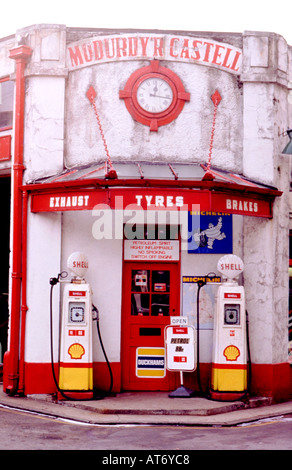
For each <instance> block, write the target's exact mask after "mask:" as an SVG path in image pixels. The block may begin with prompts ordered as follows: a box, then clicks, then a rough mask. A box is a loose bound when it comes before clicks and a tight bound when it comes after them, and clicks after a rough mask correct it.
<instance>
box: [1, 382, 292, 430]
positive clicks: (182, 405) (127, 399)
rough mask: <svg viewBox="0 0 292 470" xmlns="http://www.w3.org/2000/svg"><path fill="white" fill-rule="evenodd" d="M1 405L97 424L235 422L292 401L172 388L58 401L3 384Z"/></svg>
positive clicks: (288, 408) (271, 414)
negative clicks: (176, 393) (222, 397)
mask: <svg viewBox="0 0 292 470" xmlns="http://www.w3.org/2000/svg"><path fill="white" fill-rule="evenodd" d="M0 407H4V408H11V409H16V410H22V411H26V412H33V413H37V414H41V415H46V416H50V417H54V418H61V419H67V420H73V421H78V422H81V423H87V424H93V425H160V426H166V425H167V426H169V425H176V426H178V425H181V426H183V425H184V426H236V425H240V424H244V423H251V422H254V421H258V420H262V419H272V418H274V419H275V418H277V417H281V416H284V415H289V414H292V400H290V401H287V402H283V403H277V404H276V403H273V402H272V400H271V398H268V397H249V398H246V399H245V400H244V401H235V402H220V401H213V400H212V401H211V400H209V399H207V398H202V397H200V396H191V397H183V398H182V397H179V398H178V397H169V394H168V393H167V392H125V393H118V394H113V395H111V396H108V397H105V398H103V399H97V400H82V401H81V400H78V401H72V400H64V399H62V400H57V399H56V397H54V396H52V395H28V396H18V395H14V396H9V395H7V394H6V393H5V392H4V391H3V387H2V385H0Z"/></svg>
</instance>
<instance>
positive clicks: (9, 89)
mask: <svg viewBox="0 0 292 470" xmlns="http://www.w3.org/2000/svg"><path fill="white" fill-rule="evenodd" d="M13 97H14V83H13V82H11V81H10V80H9V79H8V78H2V79H0V131H3V130H6V129H11V128H12V126H13Z"/></svg>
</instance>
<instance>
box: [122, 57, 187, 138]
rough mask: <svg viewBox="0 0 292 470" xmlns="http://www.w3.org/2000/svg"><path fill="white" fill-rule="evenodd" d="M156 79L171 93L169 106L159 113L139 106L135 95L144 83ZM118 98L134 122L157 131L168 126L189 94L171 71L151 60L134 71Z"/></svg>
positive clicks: (180, 109) (179, 111)
mask: <svg viewBox="0 0 292 470" xmlns="http://www.w3.org/2000/svg"><path fill="white" fill-rule="evenodd" d="M154 78H158V79H160V80H163V81H164V82H165V83H166V84H167V85H168V88H169V87H170V89H171V92H172V99H171V102H170V104H169V106H168V107H167V108H166V109H164V110H163V111H161V112H150V111H148V110H146V109H145V108H142V107H141V106H140V104H139V101H138V98H137V93H138V89H139V87H140V86H141V85H142V84H143V82H144V81H146V80H148V81H149V79H154ZM119 97H120V98H121V99H123V100H124V101H125V105H126V107H127V110H128V111H129V113H130V114H131V116H132V117H133V118H134V119H135V121H138V122H140V123H141V124H144V125H146V126H149V127H150V131H156V132H157V131H158V127H159V126H164V125H165V124H169V123H170V122H172V121H173V120H174V119H176V118H177V117H178V115H179V114H180V113H181V111H182V109H183V107H184V104H185V102H186V101H189V100H190V93H188V92H186V91H185V89H184V85H183V83H182V81H181V79H180V78H179V77H178V76H177V75H176V73H174V72H173V71H172V70H170V69H168V68H167V67H163V66H161V65H160V62H159V60H152V61H151V63H150V65H148V66H146V67H142V68H140V69H138V70H136V71H135V72H134V73H132V75H131V76H130V77H129V79H128V81H127V83H126V85H125V88H124V89H123V90H120V92H119Z"/></svg>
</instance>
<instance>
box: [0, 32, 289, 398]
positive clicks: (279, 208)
mask: <svg viewBox="0 0 292 470" xmlns="http://www.w3.org/2000/svg"><path fill="white" fill-rule="evenodd" d="M0 64H1V66H0V87H1V88H0V90H1V93H0V176H1V197H2V201H3V210H4V209H7V207H9V204H10V209H11V210H10V221H9V215H8V216H6V219H5V220H6V226H7V230H6V237H7V239H10V243H9V246H10V254H9V248H8V243H7V244H6V247H3V248H2V250H3V252H2V256H3V259H5V263H4V264H5V267H4V269H3V272H2V273H1V276H2V278H1V279H2V286H3V288H2V290H3V293H4V294H5V295H6V296H8V304H9V320H8V344H7V350H6V348H5V349H3V350H2V354H3V374H4V375H3V376H4V379H3V388H4V391H5V392H6V393H7V394H11V395H12V394H24V395H30V394H35V393H40V394H53V393H56V391H57V388H56V383H55V382H54V378H53V373H52V369H53V370H54V371H55V374H56V376H58V374H59V372H60V371H61V369H62V368H64V363H63V360H62V357H61V347H60V344H61V342H62V335H63V334H64V335H66V334H67V333H63V332H62V331H63V330H62V325H61V323H62V321H63V320H62V316H61V311H62V309H64V303H65V296H64V295H63V292H64V289H65V284H66V281H70V272H69V270H68V265H67V260H68V259H69V258H70V256H71V254H72V253H82V254H84V261H82V263H84V266H86V267H88V269H87V271H86V274H85V278H86V282H87V283H88V284H89V285H90V287H91V290H92V302H93V304H94V306H96V308H97V309H98V312H99V313H98V315H99V317H98V318H99V320H98V324H99V329H100V335H98V334H97V333H96V329H95V328H93V336H92V341H91V342H90V344H89V345H87V346H88V347H90V349H91V357H92V359H91V361H92V371H93V386H94V387H95V388H97V389H102V390H104V391H107V390H108V389H109V387H110V390H111V392H113V393H117V392H123V391H141V390H145V391H167V392H172V391H173V390H175V389H176V387H178V386H179V384H180V378H181V375H180V368H179V367H178V368H177V369H176V370H170V369H169V368H167V367H166V349H167V345H166V343H165V332H166V331H167V328H168V327H169V325H171V324H175V321H176V320H177V318H176V317H179V318H180V321H181V323H179V324H180V325H183V324H184V321H185V324H186V325H190V326H192V327H193V328H194V331H196V332H197V331H198V332H199V336H196V335H195V337H196V339H195V341H196V346H195V347H194V360H195V363H196V364H195V367H193V368H192V370H187V371H185V372H183V380H184V384H185V385H186V386H187V387H188V388H190V389H192V390H194V391H197V392H198V393H199V392H200V387H201V388H202V389H203V390H204V391H205V390H208V387H209V386H210V382H211V375H212V367H213V366H212V363H213V359H212V357H214V349H215V350H216V347H217V344H216V340H215V339H214V324H215V317H216V315H217V313H216V312H217V303H218V302H219V301H218V300H217V292H218V286H219V285H220V284H222V283H223V282H224V273H223V274H222V272H220V270H218V262H219V261H220V260H222V259H229V260H230V259H231V260H235V262H233V261H232V262H231V261H230V262H228V268H229V269H231V270H233V269H234V270H236V269H237V261H236V260H241V261H242V262H243V265H244V269H243V270H240V272H239V275H238V277H237V281H236V282H238V284H239V285H240V286H243V291H241V290H240V292H244V297H245V307H244V310H246V311H247V312H248V344H249V352H250V358H249V362H250V370H249V372H248V373H249V376H250V383H249V390H248V393H249V394H250V395H254V396H269V397H272V398H273V399H275V400H285V399H288V398H291V394H292V373H291V366H290V362H289V355H288V352H289V339H290V340H291V338H289V332H288V314H289V308H288V302H289V274H288V268H289V229H290V227H289V192H290V180H291V161H290V157H289V156H287V155H284V154H283V153H282V151H283V148H284V146H285V145H286V144H287V141H288V137H287V129H289V128H291V127H292V106H291V105H292V97H291V93H292V92H291V83H292V48H291V46H289V45H288V44H287V42H286V40H285V38H283V37H282V36H280V35H278V34H276V33H273V32H271V33H269V32H256V31H245V32H244V33H243V34H239V33H227V32H226V33H225V32H222V33H219V32H197V31H146V30H142V31H138V30H137V31H136V30H104V29H98V28H96V29H83V28H69V27H66V26H65V25H54V24H39V25H32V26H29V27H27V28H23V29H21V30H19V31H17V32H16V34H15V35H13V36H10V37H6V38H3V39H1V40H0ZM2 182H3V184H2ZM10 195H11V198H10ZM10 201H11V202H10ZM4 206H5V207H4ZM226 255H233V256H234V258H225V256H226ZM64 272H68V276H67V277H65V273H64ZM61 273H62V274H61ZM52 279H57V280H59V281H64V283H63V282H56V285H54V287H53V289H52V283H51V284H50V282H51V280H52ZM200 282H203V285H201V284H200ZM73 290H74V289H73ZM77 291H78V289H77V290H76V291H75V295H77V294H76V292H77ZM198 293H200V297H199V302H198V301H197V300H198ZM80 295H81V296H82V294H80ZM237 295H240V296H241V295H242V296H243V294H237ZM236 302H237V301H235V302H233V303H232V306H233V307H234V305H235V304H236ZM198 304H199V314H198ZM77 312H78V311H77V310H75V314H76V317H75V318H74V319H73V317H72V318H71V320H72V322H74V321H76V322H77V323H78V322H80V321H81V320H80V317H79V319H78V315H79V313H77ZM243 314H244V312H242V313H241V315H242V317H243V316H244V315H243ZM230 318H231V317H230ZM80 325H81V323H80ZM235 326H236V325H235V323H234V324H232V322H231V325H229V326H228V328H229V329H228V336H229V339H228V341H229V343H228V344H229V346H230V347H231V346H232V347H233V348H234V350H233V352H234V351H235V352H236V351H237V353H238V354H239V356H240V358H241V357H242V356H243V352H242V351H239V349H238V347H237V346H236V344H235V341H236V335H237V331H239V330H236V328H235ZM240 327H241V328H242V329H243V328H245V324H244V322H242V324H241V325H240ZM74 331H75V333H72V332H73V329H72V328H71V330H70V329H69V333H68V334H69V335H70V334H72V335H73V336H74V338H73V339H72V344H71V346H73V345H74V347H75V346H76V345H78V344H79V340H78V335H80V336H82V335H83V333H82V331H83V330H82V328H81V327H80V328H79V329H77V330H74ZM70 332H71V333H70ZM76 336H77V338H76ZM101 337H102V340H101ZM234 337H235V338H234ZM198 338H199V347H197V346H198V343H197V341H198ZM67 339H68V338H67ZM182 343H183V342H182ZM182 343H181V344H182ZM181 344H180V346H179V347H177V348H176V351H178V352H179V351H180V350H181V351H183V347H182V345H181ZM71 346H69V347H68V350H69V349H70V347H71ZM102 346H103V347H102ZM78 347H79V349H80V346H76V348H75V349H76V351H77V349H78ZM73 349H74V348H72V349H70V351H71V359H72V361H73V363H74V364H71V365H67V367H68V368H70V367H71V368H72V369H74V367H75V364H76V363H77V364H78V365H79V364H82V354H80V355H79V356H78V354H79V353H78V352H74V353H73V352H72V351H73ZM85 349H86V348H85ZM104 350H105V351H106V354H104ZM230 351H231V349H230ZM4 352H5V354H4ZM215 352H216V351H215ZM83 353H84V347H83ZM74 354H75V356H74ZM191 354H192V353H191ZM232 354H233V353H232ZM232 354H231V352H230V355H229V356H228V354H227V353H226V355H225V358H222V361H223V359H224V361H223V362H222V364H221V366H220V367H221V368H222V369H225V368H227V367H231V368H233V369H234V370H236V369H239V368H240V367H241V366H240V367H239V359H238V354H237V355H236V354H235V355H232ZM178 356H179V355H178ZM84 357H85V356H84ZM179 357H181V356H179ZM86 360H87V359H86ZM179 361H181V362H183V361H184V359H178V362H179ZM109 365H110V367H109ZM84 367H89V366H88V360H87V363H86V364H85V365H84ZM246 369H247V366H246ZM110 371H111V374H112V383H111V384H110V380H111V374H110ZM199 380H200V383H199Z"/></svg>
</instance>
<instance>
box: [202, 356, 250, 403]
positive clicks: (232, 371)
mask: <svg viewBox="0 0 292 470" xmlns="http://www.w3.org/2000/svg"><path fill="white" fill-rule="evenodd" d="M246 389H247V366H246V364H242V365H237V366H235V367H234V366H233V367H226V366H223V365H222V364H213V365H212V374H211V391H210V394H211V398H213V399H220V400H236V399H238V398H239V397H240V396H242V395H243V394H244V393H245V392H246Z"/></svg>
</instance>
